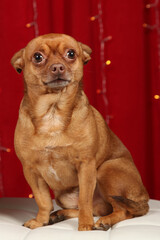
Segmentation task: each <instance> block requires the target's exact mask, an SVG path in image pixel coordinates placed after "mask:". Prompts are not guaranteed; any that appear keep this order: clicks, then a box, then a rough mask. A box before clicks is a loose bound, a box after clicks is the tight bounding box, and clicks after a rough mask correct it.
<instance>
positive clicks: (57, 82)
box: [43, 77, 71, 88]
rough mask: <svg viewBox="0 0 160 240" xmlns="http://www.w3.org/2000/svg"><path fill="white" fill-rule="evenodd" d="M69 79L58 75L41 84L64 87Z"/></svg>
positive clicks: (50, 86)
mask: <svg viewBox="0 0 160 240" xmlns="http://www.w3.org/2000/svg"><path fill="white" fill-rule="evenodd" d="M70 81H71V80H69V79H64V78H60V77H58V78H57V79H54V80H51V81H48V82H43V84H44V85H45V86H47V87H49V88H62V87H66V86H67V85H68V84H69V83H70Z"/></svg>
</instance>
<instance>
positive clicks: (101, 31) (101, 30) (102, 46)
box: [90, 0, 112, 124]
mask: <svg viewBox="0 0 160 240" xmlns="http://www.w3.org/2000/svg"><path fill="white" fill-rule="evenodd" d="M97 8H98V15H95V16H92V17H91V18H90V20H91V21H95V20H96V19H97V20H98V25H99V42H100V62H101V74H102V90H101V89H97V90H96V93H97V94H102V97H103V101H104V105H105V110H106V122H107V123H108V124H109V122H110V116H109V114H108V98H107V88H106V83H107V81H106V73H105V66H106V65H107V66H109V65H110V64H111V60H105V56H104V49H105V43H106V42H107V41H110V40H111V39H112V36H108V37H106V38H104V24H103V17H102V15H103V11H102V9H103V8H102V1H101V0H99V1H98V7H97ZM104 63H105V64H104Z"/></svg>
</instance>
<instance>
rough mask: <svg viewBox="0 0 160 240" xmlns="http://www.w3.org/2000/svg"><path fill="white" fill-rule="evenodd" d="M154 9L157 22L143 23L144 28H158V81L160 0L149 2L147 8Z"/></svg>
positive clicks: (155, 96)
mask: <svg viewBox="0 0 160 240" xmlns="http://www.w3.org/2000/svg"><path fill="white" fill-rule="evenodd" d="M151 8H153V9H154V13H155V24H154V25H150V24H147V23H144V24H143V27H144V28H147V29H149V30H152V31H153V30H156V32H157V50H158V67H157V69H158V78H157V81H160V12H159V11H160V10H159V0H155V2H154V3H149V4H147V5H146V9H151ZM157 84H158V83H157ZM154 99H156V100H158V99H160V95H158V94H155V95H154Z"/></svg>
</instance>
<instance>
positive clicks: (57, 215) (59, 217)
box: [49, 209, 79, 225]
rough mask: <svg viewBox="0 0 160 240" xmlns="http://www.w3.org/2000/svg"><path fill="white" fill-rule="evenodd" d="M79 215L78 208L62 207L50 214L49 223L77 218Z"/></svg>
mask: <svg viewBox="0 0 160 240" xmlns="http://www.w3.org/2000/svg"><path fill="white" fill-rule="evenodd" d="M78 215H79V210H78V209H62V210H58V211H55V212H53V213H51V214H50V218H49V225H51V224H54V223H58V222H61V221H64V220H67V219H70V218H76V217H78Z"/></svg>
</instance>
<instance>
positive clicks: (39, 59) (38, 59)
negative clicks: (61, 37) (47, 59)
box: [33, 52, 44, 63]
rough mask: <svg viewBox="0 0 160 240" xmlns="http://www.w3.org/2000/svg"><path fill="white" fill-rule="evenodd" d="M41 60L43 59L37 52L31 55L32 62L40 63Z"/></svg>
mask: <svg viewBox="0 0 160 240" xmlns="http://www.w3.org/2000/svg"><path fill="white" fill-rule="evenodd" d="M43 59H44V57H43V56H42V54H41V53H39V52H36V53H35V54H34V55H33V60H34V62H35V63H40V62H42V61H43Z"/></svg>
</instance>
